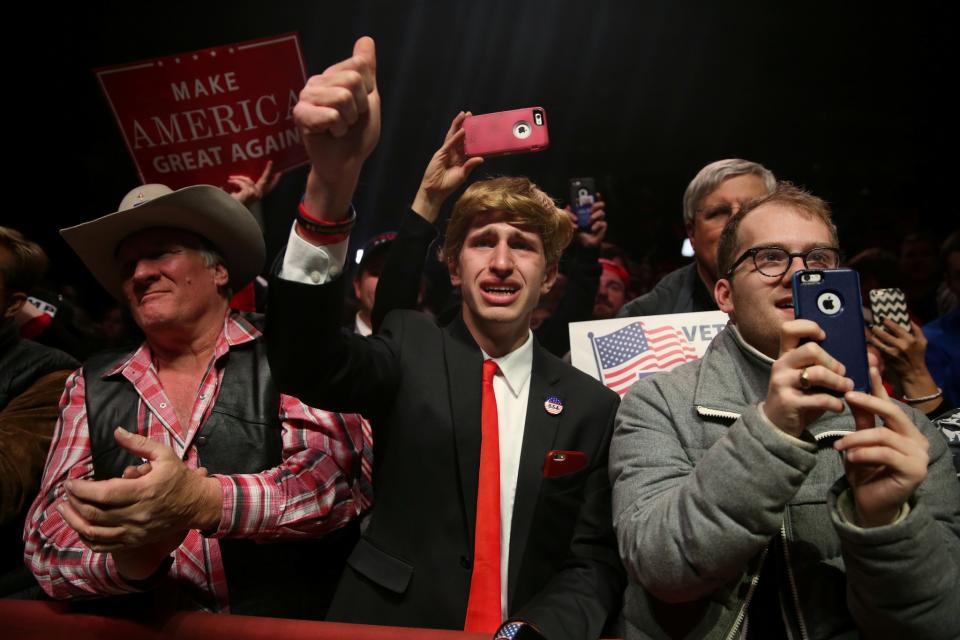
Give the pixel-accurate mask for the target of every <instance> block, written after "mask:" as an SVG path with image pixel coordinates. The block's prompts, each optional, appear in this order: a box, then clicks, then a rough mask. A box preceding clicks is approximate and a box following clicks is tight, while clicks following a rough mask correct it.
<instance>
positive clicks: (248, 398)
mask: <svg viewBox="0 0 960 640" xmlns="http://www.w3.org/2000/svg"><path fill="white" fill-rule="evenodd" d="M376 81H377V77H376V53H375V48H374V43H373V41H372V40H371V39H370V38H361V39H359V40H358V41H357V43H356V44H355V48H354V51H353V55H352V56H351V57H349V58H346V59H345V60H342V61H340V62H338V63H336V64H334V65H332V66H331V67H329V68H328V69H326V70H325V71H324V72H323V73H322V74H319V75H316V76H313V77H311V78H310V79H309V81H308V82H307V85H306V86H305V87H304V89H303V91H302V92H301V94H300V97H299V102H298V103H297V105H296V107H295V109H294V117H295V119H296V122H297V124H298V126H299V127H300V130H301V132H302V137H303V140H304V144H305V147H306V150H307V155H308V157H309V161H310V173H309V176H308V177H307V181H306V185H305V190H304V197H303V199H302V201H301V204H300V206H299V209H298V211H297V213H296V218H295V221H294V222H293V224H292V226H291V229H290V233H289V238H288V242H287V244H286V246H285V248H284V250H283V252H282V255H281V256H280V257H279V258H278V259H277V261H276V262H275V265H274V267H273V268H272V271H271V272H270V273H266V274H263V270H264V268H265V263H266V261H267V256H266V249H265V244H264V238H263V230H262V225H261V223H260V221H258V218H257V215H258V214H257V205H256V203H257V202H258V201H259V200H260V199H261V198H263V197H264V196H265V195H266V194H267V193H269V192H270V190H271V189H272V188H273V187H274V186H275V185H276V183H277V180H278V179H279V176H278V175H275V174H274V173H273V171H272V167H271V166H269V165H268V166H267V167H266V169H265V171H264V173H263V175H261V176H260V177H259V178H258V179H256V180H255V179H252V178H249V177H246V176H235V177H233V178H231V185H230V191H229V192H228V191H225V190H223V189H220V188H217V187H213V186H206V185H198V186H191V187H186V188H183V189H179V190H176V191H174V190H171V189H169V188H167V187H165V186H162V185H141V186H137V187H136V188H134V189H133V190H131V191H130V192H129V193H128V194H127V195H126V196H125V197H124V198H123V200H122V201H121V202H120V205H119V207H118V209H117V211H116V212H113V213H110V214H108V215H105V216H103V217H100V218H97V219H94V220H91V221H88V222H84V223H82V224H78V225H76V226H74V227H70V228H68V229H64V230H62V232H61V233H62V235H63V238H64V239H65V240H66V242H67V244H68V245H69V246H70V247H71V249H72V250H73V251H74V252H76V254H77V255H78V256H79V258H80V259H81V260H82V262H83V264H84V265H85V266H86V267H87V268H88V269H89V271H90V273H91V274H92V275H93V277H94V278H96V280H97V281H98V282H99V283H100V284H101V285H102V286H103V287H104V289H105V290H106V291H107V292H109V293H110V294H111V296H113V298H114V299H115V300H116V305H115V306H113V307H111V308H110V309H109V310H108V311H107V312H106V313H104V314H103V320H102V322H100V323H93V322H91V321H89V320H88V319H87V317H88V316H87V315H86V313H85V312H84V311H83V310H82V308H80V307H79V306H77V305H75V304H72V303H71V302H70V300H69V299H68V298H66V297H63V296H58V295H54V294H51V293H49V292H48V291H45V290H44V289H42V288H41V286H40V285H41V278H42V276H43V273H44V271H45V269H46V265H47V260H48V258H47V256H46V254H45V252H44V251H43V249H41V248H40V247H39V246H38V245H37V244H35V243H33V242H31V241H30V240H29V239H27V238H25V237H24V236H23V235H22V234H20V233H19V232H17V231H15V230H14V229H9V228H6V227H0V303H2V305H0V308H2V309H3V315H2V318H0V438H2V446H0V491H2V494H0V508H2V512H0V517H2V519H0V526H2V536H3V540H4V546H3V552H2V556H0V558H2V564H0V572H2V575H0V596H3V597H13V598H54V599H63V600H89V599H99V600H103V601H106V602H118V603H119V602H123V603H126V605H128V606H134V607H143V608H144V610H147V609H149V610H151V611H174V610H180V609H199V610H205V611H211V612H224V613H226V612H229V613H233V614H246V615H264V616H277V617H290V618H302V619H317V620H333V621H341V622H354V623H366V624H380V625H393V626H407V627H429V628H444V629H463V630H466V631H476V632H482V633H485V634H487V635H489V636H490V637H494V638H505V639H510V638H518V639H521V640H522V639H525V638H526V639H530V638H533V639H537V638H549V639H570V640H578V639H586V638H599V637H601V636H602V637H611V636H614V637H625V638H662V637H684V638H713V637H721V636H722V637H728V638H794V637H802V638H839V637H860V636H862V637H903V636H907V637H917V638H956V637H958V636H960V617H958V616H957V615H956V612H957V611H958V610H960V589H958V588H957V585H958V584H960V482H958V472H960V456H958V451H960V412H958V409H957V407H958V405H960V326H958V325H960V305H958V298H960V235H958V234H957V233H954V234H952V235H951V236H949V237H948V238H946V240H945V241H944V242H943V243H942V245H941V246H936V243H934V242H933V241H932V239H931V238H929V237H927V236H922V235H912V236H907V237H906V238H904V241H903V252H902V255H901V256H899V257H898V256H895V255H892V254H888V253H885V252H884V251H882V250H880V249H871V250H867V251H864V252H862V253H860V254H858V255H856V256H853V257H852V258H851V259H850V260H844V258H843V254H842V252H841V248H842V244H841V243H840V239H839V238H838V235H837V229H836V226H835V224H834V221H833V217H832V213H831V211H830V208H829V206H828V205H827V203H826V202H824V200H822V199H821V198H819V197H817V196H816V195H813V194H811V193H809V192H808V191H805V190H803V189H801V188H798V187H796V186H794V185H792V184H791V183H789V182H786V181H778V179H777V178H776V177H775V176H774V175H773V173H772V172H771V171H770V170H768V169H767V168H765V167H763V166H762V165H761V164H759V163H756V162H751V161H747V160H743V159H725V160H718V161H716V162H712V163H710V164H708V165H707V166H705V167H703V168H702V169H700V171H699V172H697V173H696V175H695V177H694V178H693V179H692V181H691V182H690V184H689V186H688V187H687V190H686V192H685V193H684V195H683V199H682V206H683V223H684V227H685V229H686V233H687V236H688V238H689V239H690V242H691V244H692V246H693V248H694V258H693V260H692V261H691V262H690V263H689V264H688V265H685V266H682V267H680V268H679V269H677V270H675V271H673V272H671V273H669V274H667V275H665V276H664V277H663V278H661V279H660V280H659V282H657V283H655V286H652V287H650V288H649V290H638V287H637V282H638V281H640V280H641V278H639V274H638V273H637V270H636V265H635V263H634V262H633V261H632V260H631V259H630V256H628V255H627V254H626V253H625V252H624V251H623V250H622V249H620V248H619V247H617V246H616V245H614V244H611V243H610V242H609V240H608V239H607V237H606V232H607V220H606V212H605V203H604V202H603V200H602V197H600V196H599V194H598V197H597V198H596V199H595V202H594V204H593V205H592V208H591V211H590V216H589V220H588V223H587V225H586V226H585V227H583V228H579V229H578V228H577V227H576V216H575V215H574V214H573V213H572V212H571V211H570V210H569V208H567V209H563V208H559V207H558V206H557V205H556V203H555V201H554V200H552V199H551V198H550V196H548V195H547V194H546V193H544V192H543V191H542V190H541V189H540V188H538V187H537V186H536V185H535V184H533V183H532V182H531V181H530V180H528V179H526V178H523V177H498V178H492V179H483V180H476V181H473V182H472V183H470V184H469V186H467V188H466V189H465V190H463V192H462V194H461V195H460V196H459V198H457V199H456V201H455V203H454V204H453V207H452V213H451V215H450V218H449V221H448V222H447V225H446V230H445V233H444V234H443V237H442V239H441V240H440V242H439V246H440V248H439V251H438V252H437V253H438V256H439V261H440V263H441V264H442V265H443V267H444V268H445V269H446V272H447V274H448V277H449V282H450V285H451V286H450V288H449V289H448V290H447V291H446V292H445V295H442V296H437V295H431V292H430V291H428V287H427V285H426V278H425V277H424V269H425V265H427V264H428V262H429V261H430V260H432V259H434V255H433V254H434V247H435V245H436V243H437V237H438V230H437V225H438V221H439V218H440V214H441V211H442V210H443V209H444V205H445V203H447V201H448V200H450V199H451V198H452V196H453V195H454V193H456V192H458V191H459V190H460V189H461V188H462V187H463V186H464V185H466V184H467V183H468V182H469V178H470V174H471V173H472V172H473V171H474V170H475V169H476V168H477V167H478V166H480V165H481V164H482V163H483V162H484V160H483V158H480V157H468V156H467V155H466V154H465V152H464V148H463V140H464V136H465V130H464V121H465V119H466V118H468V117H470V115H471V114H470V113H469V112H461V113H459V114H457V115H456V117H455V118H454V119H453V121H452V122H451V123H450V125H449V129H448V131H447V134H446V136H445V139H444V141H443V144H442V146H441V147H440V148H439V149H438V150H437V152H436V153H435V154H434V155H433V157H432V158H431V159H430V161H429V163H428V165H427V167H426V168H425V171H424V176H423V180H422V182H421V184H420V185H419V188H418V189H417V190H416V192H415V195H414V198H413V200H412V204H411V205H410V208H409V210H408V211H407V212H405V213H404V215H403V217H402V219H401V220H400V223H399V225H398V226H397V228H396V230H394V231H389V232H385V233H382V234H379V235H377V236H375V237H373V238H371V239H370V240H368V241H367V242H366V243H365V244H364V246H363V254H362V256H361V258H360V259H359V261H358V263H357V264H356V266H355V267H353V269H352V271H351V268H350V266H349V262H350V261H348V259H347V250H348V244H349V239H350V233H351V229H352V227H353V225H354V222H355V220H356V218H357V216H358V215H361V216H362V215H363V212H362V211H361V212H357V211H356V210H355V209H354V208H353V206H352V204H351V201H352V198H353V195H354V192H355V190H356V188H357V183H358V179H359V175H360V171H361V170H362V168H363V165H364V162H365V160H366V159H367V157H368V156H369V155H370V153H371V152H372V151H373V149H374V148H375V147H376V145H377V143H378V140H379V131H380V117H381V109H380V96H379V93H378V90H377V82H376ZM847 266H849V267H852V268H855V269H857V270H858V272H859V273H860V281H861V288H862V292H863V295H864V299H863V301H862V303H863V305H864V307H865V309H866V311H867V313H866V316H867V319H868V322H867V323H866V324H865V326H864V333H865V338H866V342H867V345H868V351H869V363H870V368H869V375H870V385H869V386H870V388H869V390H866V391H864V390H854V384H853V381H852V380H851V379H850V378H849V377H847V373H848V372H847V370H846V368H845V367H844V365H843V364H842V363H841V362H840V361H839V360H838V359H837V358H836V357H835V354H830V353H828V352H827V351H826V350H825V349H824V348H822V347H821V346H820V344H819V343H820V342H822V341H823V339H824V337H825V334H824V330H823V329H822V328H821V327H820V326H818V325H817V324H816V323H814V322H812V321H810V320H804V319H796V318H795V317H794V301H793V298H792V288H791V281H792V280H791V279H792V276H793V274H794V273H796V272H797V271H798V270H801V269H804V268H818V269H823V268H825V269H832V268H841V267H847ZM264 275H266V277H264ZM643 289H647V287H643ZM880 289H884V290H887V289H900V290H902V291H904V292H905V293H904V297H905V299H906V303H907V309H909V312H910V318H909V319H908V320H907V321H906V322H905V323H904V324H898V323H896V322H894V321H893V320H891V319H890V318H886V319H883V320H882V321H880V319H879V318H873V316H872V315H871V314H870V300H869V296H868V292H869V291H872V290H880ZM714 310H719V311H722V312H724V313H726V314H727V316H728V318H729V323H728V324H727V327H726V329H725V330H723V331H722V332H720V333H719V334H718V335H717V337H715V338H714V339H713V341H712V342H711V344H710V346H709V348H708V349H707V351H706V354H705V355H704V356H703V357H702V358H700V359H699V360H697V361H695V362H691V363H688V364H685V365H682V366H680V367H678V368H676V369H674V370H673V371H670V372H663V373H659V374H656V375H652V376H647V377H645V378H643V379H641V380H639V381H637V382H636V383H635V384H634V385H633V386H632V387H631V389H630V390H629V391H628V392H627V393H626V395H625V396H624V397H623V399H622V400H621V398H620V397H619V396H618V394H616V393H614V392H613V391H611V390H610V389H608V388H606V387H604V386H603V385H602V384H601V383H600V382H598V381H597V380H595V379H594V378H592V377H590V376H589V375H587V374H586V373H583V372H581V371H579V370H577V369H575V368H574V367H572V366H571V365H570V364H569V361H568V360H569V358H568V354H569V351H570V338H569V331H568V326H569V324H570V323H571V322H577V321H584V320H605V319H611V318H616V317H620V318H623V317H630V316H641V317H643V316H652V315H659V314H671V313H685V312H696V311H714ZM81 363H82V364H81Z"/></svg>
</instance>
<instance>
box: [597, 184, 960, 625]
mask: <svg viewBox="0 0 960 640" xmlns="http://www.w3.org/2000/svg"><path fill="white" fill-rule="evenodd" d="M839 259H840V258H839V249H838V246H837V234H836V229H835V227H834V225H833V223H832V221H831V217H830V211H829V208H828V207H827V205H826V203H825V202H823V201H822V200H820V199H819V198H817V197H815V196H812V195H811V194H809V193H807V192H805V191H802V190H800V189H798V188H796V187H793V186H792V185H789V184H781V185H778V186H777V188H776V189H775V190H773V192H772V193H770V194H769V195H768V196H766V197H765V198H762V199H760V200H758V201H754V202H752V203H748V204H746V205H744V207H743V208H741V209H740V211H739V212H738V213H736V214H734V215H733V216H732V217H731V218H730V220H729V221H728V222H727V224H726V226H725V227H724V230H723V233H722V235H721V237H720V240H719V245H718V267H719V272H720V273H721V274H722V277H721V278H720V279H719V280H718V281H717V284H716V287H715V290H714V292H715V295H716V300H717V303H718V305H719V306H720V309H721V310H722V311H724V312H726V313H727V314H729V316H730V322H729V324H728V326H727V328H726V330H724V331H723V332H721V333H720V334H719V335H718V336H717V337H716V338H715V339H714V340H713V342H712V343H711V344H710V346H709V348H708V349H707V352H706V353H705V354H704V356H703V358H702V359H700V360H698V361H696V362H692V363H689V364H686V365H682V366H680V367H678V368H676V369H674V370H673V371H671V372H669V373H663V374H659V375H657V376H651V377H648V378H646V379H643V380H640V381H638V382H637V383H636V384H635V385H634V386H633V387H632V388H631V389H630V391H629V392H628V393H627V395H626V396H625V397H624V399H623V403H622V405H621V407H620V411H619V412H618V414H617V426H616V431H615V433H614V437H613V441H612V444H611V450H610V473H611V481H612V482H613V500H614V506H613V511H614V527H615V529H616V531H617V537H618V541H619V544H620V553H621V557H622V558H623V560H624V563H625V564H626V566H627V570H628V573H629V575H630V576H631V581H630V585H629V586H628V587H627V593H626V596H625V609H624V611H625V618H626V621H625V622H626V638H628V639H631V638H648V637H663V636H666V635H669V636H671V637H680V636H682V637H687V638H705V637H730V638H733V637H746V638H795V637H802V638H833V637H839V636H847V635H856V634H857V633H859V634H861V635H863V636H864V637H924V638H956V637H958V636H960V617H958V616H957V615H956V612H957V611H958V610H960V590H957V588H956V585H957V584H958V581H960V486H958V483H957V481H956V477H955V474H954V470H953V466H952V462H951V459H950V455H949V453H948V451H947V446H946V442H945V441H944V439H943V437H942V436H941V435H940V434H939V433H937V431H936V430H935V428H934V427H933V425H931V423H930V421H929V420H928V419H927V418H926V417H925V416H924V415H923V414H922V413H920V412H919V411H916V410H915V409H913V408H911V407H909V406H906V405H902V404H899V403H897V402H895V401H892V400H891V399H890V398H889V397H888V396H887V394H886V392H885V391H884V389H883V386H882V383H881V381H880V377H879V374H878V373H877V370H876V367H875V362H874V366H871V367H870V374H869V377H870V380H871V384H872V392H871V393H869V394H868V393H860V392H854V391H852V389H853V381H852V380H850V379H849V378H847V377H845V373H846V369H845V368H844V366H843V365H842V364H841V363H840V362H839V361H838V360H836V359H835V358H834V357H833V356H831V355H830V354H829V353H827V352H826V351H825V350H824V349H823V348H822V347H821V346H820V345H819V344H818V343H819V342H820V341H822V340H823V339H824V338H825V337H826V334H824V332H823V330H822V329H821V328H820V327H819V325H817V324H816V323H815V322H812V321H809V320H801V319H794V299H793V291H792V287H791V278H792V276H793V274H794V273H795V272H796V271H797V270H800V269H803V268H816V269H828V268H832V267H837V266H838V265H839ZM875 425H876V426H878V428H871V427H874V426H875Z"/></svg>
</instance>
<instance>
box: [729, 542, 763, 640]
mask: <svg viewBox="0 0 960 640" xmlns="http://www.w3.org/2000/svg"><path fill="white" fill-rule="evenodd" d="M767 551H770V545H769V544H768V545H767V546H766V547H764V549H763V555H761V556H760V564H758V565H757V572H756V573H755V574H754V576H753V577H752V578H750V589H749V590H748V591H747V597H746V598H744V600H743V604H742V605H740V611H739V613H737V619H736V620H734V622H733V628H732V629H730V633H728V634H727V638H726V640H733V638H734V637H736V635H737V631H738V630H739V629H740V625H741V624H743V619H744V618H746V617H747V607H749V606H750V600H751V599H752V598H753V592H754V591H756V590H757V584H758V583H759V582H760V570H761V569H763V563H764V562H765V561H766V559H767Z"/></svg>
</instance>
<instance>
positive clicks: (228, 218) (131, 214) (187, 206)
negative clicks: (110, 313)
mask: <svg viewBox="0 0 960 640" xmlns="http://www.w3.org/2000/svg"><path fill="white" fill-rule="evenodd" d="M151 227H170V228H174V229H183V230H185V231H190V232H193V233H195V234H196V235H198V236H200V237H202V238H204V239H205V240H207V241H208V242H210V243H211V244H212V245H213V246H214V247H216V249H217V251H218V252H219V253H220V255H221V256H223V259H224V261H225V262H226V265H225V266H226V267H227V271H228V272H229V273H230V287H231V288H232V289H233V290H234V291H237V290H239V289H241V288H242V287H243V286H244V285H246V284H247V283H248V282H250V281H251V280H253V279H254V278H255V277H256V276H257V274H259V273H260V269H261V268H262V267H263V261H264V258H265V256H266V248H265V246H264V243H263V233H262V232H261V231H260V226H259V225H258V224H257V221H256V220H255V219H254V217H253V215H252V214H251V213H250V212H249V211H248V210H247V208H246V207H244V206H243V205H242V204H240V203H239V202H237V201H236V200H234V199H233V198H232V197H230V196H229V195H227V193H225V192H224V191H223V190H222V189H218V188H216V187H212V186H209V185H196V186H193V187H184V188H183V189H178V190H177V191H173V190H172V189H170V188H169V187H166V186H164V185H162V184H145V185H143V186H140V187H137V188H136V189H134V190H133V191H131V192H130V193H128V194H127V195H126V196H125V197H124V199H123V200H122V201H121V202H120V209H119V210H118V211H116V212H115V213H111V214H109V215H106V216H103V217H102V218H97V219H96V220H92V221H90V222H84V223H83V224H78V225H76V226H74V227H69V228H67V229H61V230H60V235H62V236H63V239H64V240H66V241H67V244H69V245H70V246H71V247H72V248H73V250H74V251H76V252H77V255H78V256H80V259H81V260H83V263H84V264H85V265H87V268H88V269H90V272H91V273H92V274H93V275H94V277H95V278H96V279H97V280H99V281H100V284H102V285H103V287H104V288H105V289H106V290H107V291H109V292H110V293H111V294H113V296H114V297H115V298H117V299H122V298H123V293H122V290H121V285H122V283H123V274H122V273H121V272H120V265H119V264H117V260H116V253H117V248H118V247H119V245H120V243H121V242H122V241H123V239H124V238H126V237H127V236H129V235H130V234H132V233H136V232H138V231H142V230H144V229H149V228H151Z"/></svg>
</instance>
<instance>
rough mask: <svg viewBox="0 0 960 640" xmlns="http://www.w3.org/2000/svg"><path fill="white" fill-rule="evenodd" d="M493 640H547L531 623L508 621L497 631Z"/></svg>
mask: <svg viewBox="0 0 960 640" xmlns="http://www.w3.org/2000/svg"><path fill="white" fill-rule="evenodd" d="M493 640H546V638H544V637H543V634H542V633H540V630H539V629H537V628H536V627H535V626H533V625H532V624H530V623H529V622H524V621H523V620H507V621H506V622H504V623H503V624H502V625H500V628H499V629H497V633H496V634H495V635H494V636H493Z"/></svg>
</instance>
